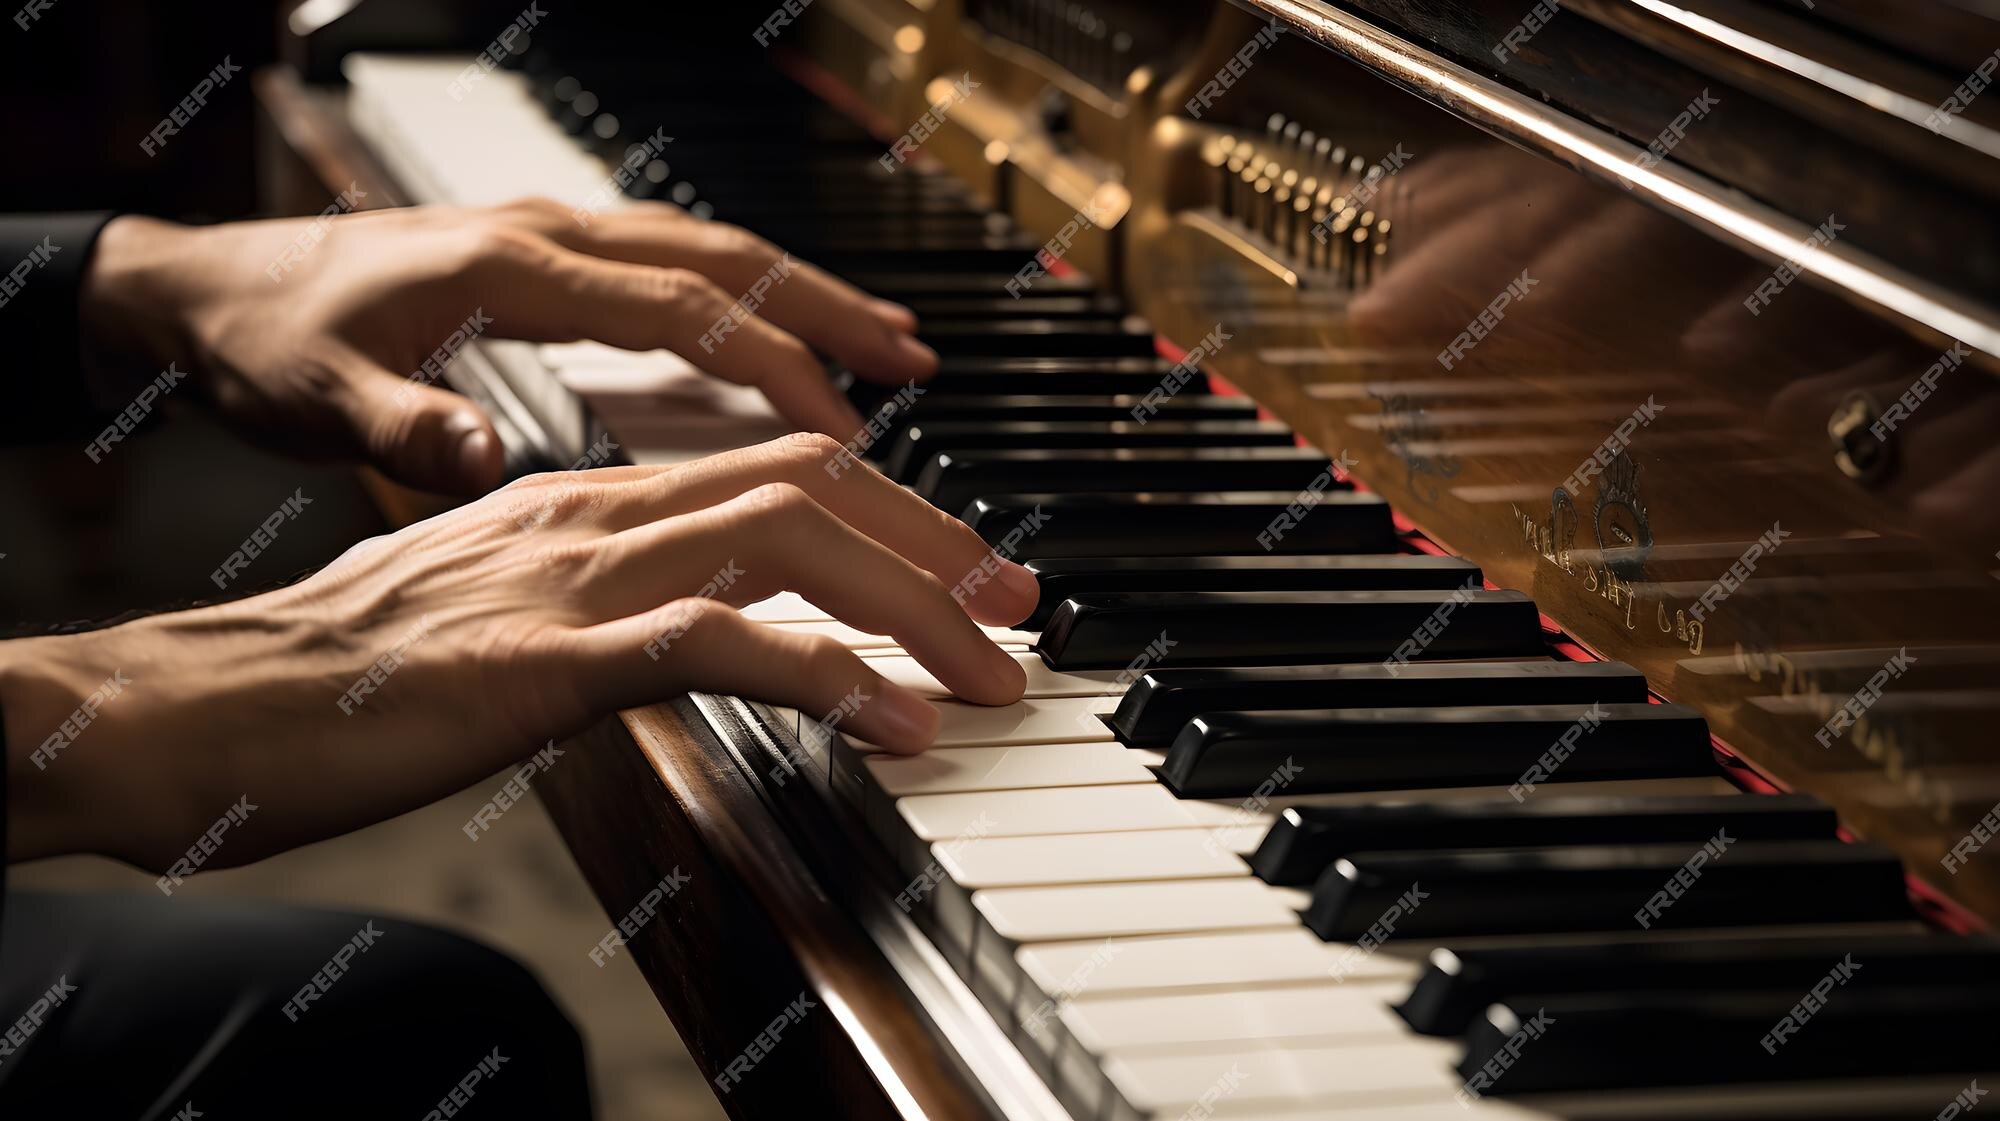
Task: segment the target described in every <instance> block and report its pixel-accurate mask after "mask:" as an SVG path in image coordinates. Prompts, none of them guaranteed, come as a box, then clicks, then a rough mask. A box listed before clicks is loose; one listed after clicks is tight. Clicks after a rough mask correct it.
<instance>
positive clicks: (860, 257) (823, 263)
mask: <svg viewBox="0 0 2000 1121" xmlns="http://www.w3.org/2000/svg"><path fill="white" fill-rule="evenodd" d="M994 240H995V241H996V242H1000V244H993V245H988V246H984V247H966V248H958V249H937V250H925V249H887V248H884V247H882V246H879V245H871V244H868V243H867V241H866V240H865V239H857V240H849V241H834V240H828V241H826V242H823V243H821V244H819V245H817V246H815V247H814V248H813V250H812V252H811V253H810V255H809V256H810V259H811V260H812V263H813V264H816V265H818V266H820V267H821V268H824V269H826V270H827V271H828V272H831V273H834V274H835V275H838V276H846V275H847V274H849V273H855V272H880V271H883V270H885V269H903V268H907V269H910V270H912V271H915V272H977V273H995V272H1004V273H1006V274H1007V275H1009V276H1012V275H1013V274H1014V273H1015V272H1017V271H1019V270H1020V269H1022V268H1023V267H1025V266H1026V265H1028V264H1029V263H1030V262H1031V261H1033V260H1034V251H1035V250H1036V249H1037V248H1039V246H1035V245H1033V244H1031V243H1029V242H1027V241H1026V240H1025V239H1014V238H1007V239H994Z"/></svg>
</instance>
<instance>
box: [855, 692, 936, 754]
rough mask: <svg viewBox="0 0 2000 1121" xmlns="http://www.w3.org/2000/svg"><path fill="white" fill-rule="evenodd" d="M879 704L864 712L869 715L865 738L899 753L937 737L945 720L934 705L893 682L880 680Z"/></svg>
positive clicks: (909, 751)
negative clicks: (939, 728)
mask: <svg viewBox="0 0 2000 1121" xmlns="http://www.w3.org/2000/svg"><path fill="white" fill-rule="evenodd" d="M876 700H877V701H878V702H879V703H878V704H876V705H874V706H872V708H871V709H864V710H863V711H864V712H865V713H866V714H867V716H868V717H869V720H868V724H869V734H868V735H867V737H866V738H867V739H868V741H869V742H870V743H873V744H875V745H877V746H879V747H882V748H884V749H886V750H889V751H893V752H896V753H897V754H900V755H914V754H916V753H918V752H920V751H922V750H923V749H925V748H927V747H929V746H930V745H931V743H932V742H933V741H935V740H936V739H937V734H938V727H939V725H940V724H942V723H943V721H944V716H943V714H942V713H940V712H938V710H937V706H935V705H933V704H931V703H930V702H929V701H927V700H924V699H923V698H922V697H920V696H918V695H917V694H915V693H913V692H911V691H910V690H909V689H906V688H904V687H903V686H901V685H898V684H896V683H895V682H892V681H889V680H888V679H886V678H884V679H882V682H881V685H880V691H879V692H878V693H877V694H876Z"/></svg>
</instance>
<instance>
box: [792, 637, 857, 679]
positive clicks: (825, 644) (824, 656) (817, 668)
mask: <svg viewBox="0 0 2000 1121" xmlns="http://www.w3.org/2000/svg"><path fill="white" fill-rule="evenodd" d="M854 658H855V655H854V651H852V650H849V649H848V648H847V647H846V646H845V645H843V644H842V643H841V641H840V640H839V639H837V638H832V637H830V636H828V635H823V634H817V635H811V636H809V637H807V638H806V640H805V656H804V657H803V658H802V659H801V660H802V661H803V662H805V664H806V669H807V672H809V673H814V674H821V675H825V676H832V675H834V674H837V673H840V672H842V671H844V670H845V669H847V667H848V665H849V664H850V663H851V662H853V661H854Z"/></svg>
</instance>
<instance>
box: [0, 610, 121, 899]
mask: <svg viewBox="0 0 2000 1121" xmlns="http://www.w3.org/2000/svg"><path fill="white" fill-rule="evenodd" d="M107 633H109V632H94V633H90V634H84V635H65V636H61V637H47V638H26V639H15V640H12V641H8V642H5V643H0V718H4V721H5V735H6V746H7V759H6V767H7V801H8V805H7V815H6V820H7V838H6V843H7V860H8V861H9V862H10V863H11V862H13V861H16V860H32V859H35V858H37V857H43V856H55V855H60V854H63V853H72V852H87V851H94V850H96V849H98V848H99V847H101V845H102V840H101V839H100V838H99V837H98V836H97V835H96V832H95V828H94V826H95V824H96V821H97V818H96V815H95V814H94V813H93V812H92V808H91V805H90V803H91V798H90V795H89V790H88V788H89V785H90V781H89V776H88V773H89V772H94V771H95V769H96V767H95V761H93V760H92V759H90V758H89V748H88V747H84V748H81V749H78V746H77V745H78V744H88V742H89V729H90V726H91V725H92V724H93V723H95V722H96V721H97V719H98V717H99V716H100V715H101V714H102V712H103V711H104V709H105V708H106V707H108V706H110V705H114V704H116V703H118V697H119V694H121V693H122V692H123V690H124V688H125V687H126V686H127V685H129V684H130V683H131V681H132V673H131V669H130V668H128V667H125V666H120V665H111V666H110V667H109V668H105V663H115V662H118V661H119V660H120V659H119V657H118V655H117V653H116V652H115V649H114V646H115V643H110V642H107V641H106V639H105V637H104V635H105V634H107Z"/></svg>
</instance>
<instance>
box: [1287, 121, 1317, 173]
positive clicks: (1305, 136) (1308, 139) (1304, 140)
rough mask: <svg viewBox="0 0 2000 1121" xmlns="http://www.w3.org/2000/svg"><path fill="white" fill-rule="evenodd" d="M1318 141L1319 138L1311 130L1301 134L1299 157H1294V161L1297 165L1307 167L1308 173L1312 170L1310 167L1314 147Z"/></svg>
mask: <svg viewBox="0 0 2000 1121" xmlns="http://www.w3.org/2000/svg"><path fill="white" fill-rule="evenodd" d="M1318 141H1319V137H1318V136H1317V135H1315V134H1314V133H1313V131H1312V130H1311V129H1307V130H1305V131H1304V132H1301V133H1299V146H1298V155H1296V156H1294V157H1293V159H1294V161H1295V162H1297V163H1300V164H1305V165H1307V167H1306V169H1305V170H1307V171H1311V170H1312V168H1311V166H1310V165H1311V163H1312V158H1313V145H1314V144H1315V143H1317V142H1318Z"/></svg>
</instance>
